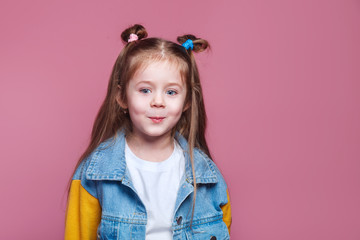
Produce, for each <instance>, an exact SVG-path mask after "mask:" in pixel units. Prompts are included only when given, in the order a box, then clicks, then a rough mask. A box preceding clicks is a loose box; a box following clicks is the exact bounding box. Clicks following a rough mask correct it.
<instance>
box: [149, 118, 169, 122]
mask: <svg viewBox="0 0 360 240" xmlns="http://www.w3.org/2000/svg"><path fill="white" fill-rule="evenodd" d="M149 118H150V119H151V121H153V123H161V122H162V120H164V119H165V117H149Z"/></svg>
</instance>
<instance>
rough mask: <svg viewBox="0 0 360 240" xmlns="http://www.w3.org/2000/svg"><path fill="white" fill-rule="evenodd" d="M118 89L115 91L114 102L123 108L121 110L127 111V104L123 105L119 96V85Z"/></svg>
mask: <svg viewBox="0 0 360 240" xmlns="http://www.w3.org/2000/svg"><path fill="white" fill-rule="evenodd" d="M117 87H118V89H117V93H116V101H117V103H118V104H119V106H120V107H121V108H123V109H127V108H128V107H127V104H126V103H124V102H123V101H122V100H121V97H120V96H121V95H120V90H121V87H120V85H118V86H117Z"/></svg>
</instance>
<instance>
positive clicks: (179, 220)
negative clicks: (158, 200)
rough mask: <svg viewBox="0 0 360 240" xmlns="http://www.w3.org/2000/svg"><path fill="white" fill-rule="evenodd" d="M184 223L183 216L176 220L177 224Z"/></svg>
mask: <svg viewBox="0 0 360 240" xmlns="http://www.w3.org/2000/svg"><path fill="white" fill-rule="evenodd" d="M181 222H182V216H180V217H177V218H176V223H177V224H178V225H180V224H181Z"/></svg>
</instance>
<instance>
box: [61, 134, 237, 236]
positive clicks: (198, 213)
mask: <svg viewBox="0 0 360 240" xmlns="http://www.w3.org/2000/svg"><path fill="white" fill-rule="evenodd" d="M175 138H176V140H177V141H178V143H179V144H180V146H181V147H182V149H184V156H185V174H184V176H183V177H182V179H181V182H180V187H179V190H178V194H177V199H176V204H175V212H174V217H173V221H172V229H173V239H174V240H180V239H181V240H185V239H187V240H190V239H196V240H202V239H204V240H205V239H206V240H210V239H211V240H216V239H217V240H223V239H229V238H230V236H229V231H230V224H231V207H230V201H229V195H228V192H227V186H226V183H225V181H224V179H223V177H222V175H221V173H220V171H219V170H218V168H217V167H216V165H215V164H214V162H213V161H212V160H211V159H210V158H208V157H207V155H205V154H204V153H203V152H202V151H200V150H198V149H194V162H195V176H196V182H197V194H196V202H195V210H194V217H193V222H192V227H191V228H190V220H191V211H192V202H193V193H194V187H193V176H192V169H191V163H190V157H189V154H188V152H187V150H188V146H187V141H186V140H185V138H184V137H182V136H181V135H180V134H176V136H175ZM124 149H125V136H124V133H123V131H118V132H117V134H116V135H115V137H113V138H110V139H108V140H106V141H104V142H103V143H101V144H100V145H99V146H98V147H97V148H96V149H95V150H94V151H93V152H92V153H91V154H90V155H89V156H88V157H87V158H86V159H84V161H82V163H81V164H80V165H79V167H78V168H77V169H76V171H75V174H74V176H73V179H72V183H71V187H70V193H69V199H68V206H67V213H66V227H65V239H126V240H128V239H136V240H138V239H145V230H146V222H147V214H146V209H145V206H144V204H143V203H142V202H141V200H140V198H139V196H138V195H137V193H136V190H135V188H134V186H133V183H132V181H131V178H130V174H129V171H128V169H127V167H126V162H125V153H124Z"/></svg>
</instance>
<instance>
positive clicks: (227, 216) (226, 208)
mask: <svg viewBox="0 0 360 240" xmlns="http://www.w3.org/2000/svg"><path fill="white" fill-rule="evenodd" d="M227 199H228V202H227V203H226V204H225V205H223V206H221V210H222V211H223V221H224V222H225V224H226V226H227V228H228V230H229V234H230V226H231V220H232V219H231V205H230V197H229V192H228V191H227Z"/></svg>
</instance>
